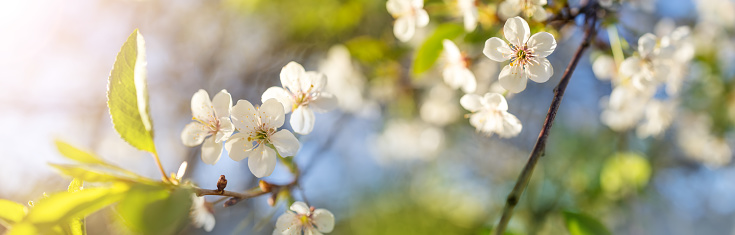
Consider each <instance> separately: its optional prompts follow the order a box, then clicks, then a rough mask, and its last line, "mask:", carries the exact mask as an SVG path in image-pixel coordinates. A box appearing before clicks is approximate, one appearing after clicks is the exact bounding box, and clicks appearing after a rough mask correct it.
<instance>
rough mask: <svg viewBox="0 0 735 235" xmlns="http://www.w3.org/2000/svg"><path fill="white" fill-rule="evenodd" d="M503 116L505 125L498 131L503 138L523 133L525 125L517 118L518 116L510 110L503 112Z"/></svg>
mask: <svg viewBox="0 0 735 235" xmlns="http://www.w3.org/2000/svg"><path fill="white" fill-rule="evenodd" d="M502 116H503V125H502V129H501V130H499V131H498V136H500V137H503V138H510V137H514V136H517V135H518V134H519V133H521V130H522V129H523V125H522V124H521V121H520V120H518V118H516V116H514V115H513V114H510V113H508V112H502Z"/></svg>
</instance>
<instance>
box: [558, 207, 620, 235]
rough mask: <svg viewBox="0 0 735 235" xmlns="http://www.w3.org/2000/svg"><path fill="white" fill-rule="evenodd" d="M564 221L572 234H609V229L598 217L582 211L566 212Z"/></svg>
mask: <svg viewBox="0 0 735 235" xmlns="http://www.w3.org/2000/svg"><path fill="white" fill-rule="evenodd" d="M564 222H565V224H566V226H567V229H568V230H569V234H571V235H607V234H610V231H608V230H607V228H606V227H605V225H603V224H602V223H601V222H600V221H598V220H597V219H595V218H593V217H591V216H589V215H585V214H582V213H575V212H570V211H565V212H564Z"/></svg>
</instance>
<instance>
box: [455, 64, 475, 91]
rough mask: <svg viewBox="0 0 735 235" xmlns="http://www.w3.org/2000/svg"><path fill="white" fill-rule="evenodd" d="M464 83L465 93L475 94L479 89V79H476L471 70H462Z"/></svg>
mask: <svg viewBox="0 0 735 235" xmlns="http://www.w3.org/2000/svg"><path fill="white" fill-rule="evenodd" d="M459 76H460V77H461V80H462V81H463V82H462V91H464V92H465V93H473V92H475V90H476V89H477V79H475V74H473V73H472V71H470V70H469V69H462V70H460V75H459Z"/></svg>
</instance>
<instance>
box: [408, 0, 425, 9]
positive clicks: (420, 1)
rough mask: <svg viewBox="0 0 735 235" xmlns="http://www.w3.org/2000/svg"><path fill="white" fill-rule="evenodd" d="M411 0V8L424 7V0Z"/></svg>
mask: <svg viewBox="0 0 735 235" xmlns="http://www.w3.org/2000/svg"><path fill="white" fill-rule="evenodd" d="M410 1H411V7H413V8H423V7H424V0H410Z"/></svg>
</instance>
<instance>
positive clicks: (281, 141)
mask: <svg viewBox="0 0 735 235" xmlns="http://www.w3.org/2000/svg"><path fill="white" fill-rule="evenodd" d="M270 141H271V144H273V146H274V147H276V150H278V153H280V154H281V156H282V157H290V156H295V155H296V153H297V152H298V151H299V147H300V144H299V140H298V139H296V136H294V135H293V133H291V132H290V131H288V130H280V131H278V132H276V133H275V134H273V135H272V136H270Z"/></svg>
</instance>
